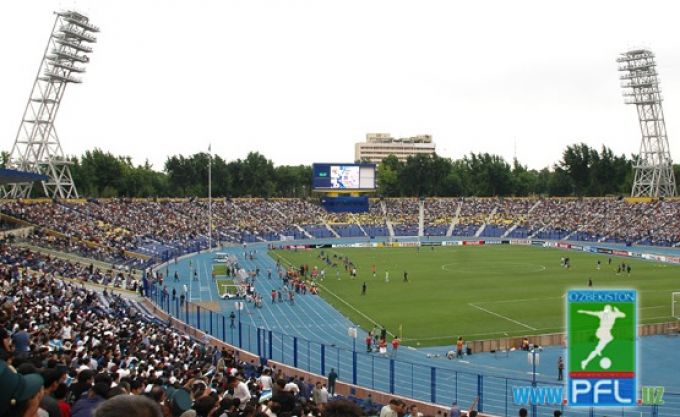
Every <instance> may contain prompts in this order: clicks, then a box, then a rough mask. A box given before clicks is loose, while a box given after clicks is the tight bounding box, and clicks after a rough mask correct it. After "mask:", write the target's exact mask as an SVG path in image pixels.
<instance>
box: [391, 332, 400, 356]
mask: <svg viewBox="0 0 680 417" xmlns="http://www.w3.org/2000/svg"><path fill="white" fill-rule="evenodd" d="M397 349H399V338H398V337H396V336H395V337H394V339H392V357H395V356H397Z"/></svg>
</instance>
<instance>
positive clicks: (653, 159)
mask: <svg viewBox="0 0 680 417" xmlns="http://www.w3.org/2000/svg"><path fill="white" fill-rule="evenodd" d="M617 61H618V63H619V71H622V72H623V75H622V76H621V80H622V85H621V86H622V87H623V89H624V93H623V95H624V96H625V98H626V104H634V105H635V107H636V108H637V114H638V120H639V122H640V131H641V133H642V142H641V143H640V153H639V154H638V156H637V159H636V160H635V165H634V168H635V182H633V190H632V191H631V197H654V198H658V197H673V196H675V192H676V190H675V176H674V175H673V163H672V161H671V152H670V150H669V146H668V135H667V134H666V122H665V121H664V117H663V107H662V106H661V102H662V101H663V98H662V97H661V89H660V88H659V79H658V74H657V72H656V62H655V60H654V54H653V53H652V51H649V50H646V49H639V50H634V51H628V52H625V53H623V54H621V55H620V56H619V58H618V59H617Z"/></svg>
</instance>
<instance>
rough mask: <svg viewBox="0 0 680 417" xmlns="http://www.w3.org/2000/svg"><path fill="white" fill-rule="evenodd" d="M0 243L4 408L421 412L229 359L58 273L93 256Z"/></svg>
mask: <svg viewBox="0 0 680 417" xmlns="http://www.w3.org/2000/svg"><path fill="white" fill-rule="evenodd" d="M0 245H1V247H0V251H1V252H2V257H0V415H2V416H3V417H114V416H115V417H120V416H126V417H137V416H139V417H289V416H307V417H360V416H363V415H376V414H377V413H378V412H380V415H381V416H383V417H386V416H387V417H389V416H394V417H397V416H399V417H401V416H405V415H406V416H411V417H422V416H423V414H422V413H420V412H419V411H418V409H417V406H416V405H415V404H411V405H407V404H405V403H404V402H403V401H401V400H398V399H394V400H392V401H391V402H390V403H389V404H387V405H385V406H382V405H380V404H377V403H372V402H371V403H370V404H371V405H372V408H370V409H364V408H361V407H359V406H358V405H357V402H356V401H349V400H346V399H342V398H341V397H335V396H333V395H332V393H333V392H332V390H329V389H326V386H325V382H326V381H325V379H321V378H319V380H318V381H312V380H305V379H304V378H303V377H292V376H291V377H288V376H286V375H285V374H284V373H283V372H282V370H280V369H278V370H277V369H276V368H275V367H272V368H270V367H268V366H267V365H266V364H260V363H255V362H253V361H243V360H240V359H239V354H238V352H237V351H232V350H229V349H227V348H226V347H220V346H216V345H211V344H210V343H209V342H208V341H207V340H197V339H195V338H192V337H190V336H188V335H185V334H182V333H180V332H179V331H177V330H175V329H174V328H172V327H171V326H169V323H166V322H164V321H161V320H159V319H158V318H156V317H154V316H152V315H151V314H150V313H149V312H148V311H146V309H145V307H144V306H143V304H142V303H140V302H138V301H137V300H136V299H133V298H123V297H122V296H120V295H116V294H114V293H113V292H110V291H106V290H104V291H103V292H95V291H93V290H91V289H90V288H89V287H85V286H84V285H82V284H80V283H74V282H67V281H63V280H62V279H60V278H59V277H60V276H66V275H68V276H73V277H74V278H77V276H78V275H82V276H83V277H82V278H80V280H81V281H84V282H85V281H89V277H91V275H92V274H97V272H96V271H95V269H94V267H92V266H89V267H85V268H84V269H78V270H74V268H77V266H74V265H69V264H65V263H64V262H63V261H60V260H57V259H53V258H49V257H44V256H42V255H39V254H36V253H34V252H31V251H30V250H27V249H23V248H16V247H13V245H8V244H6V243H5V242H2V243H0ZM86 277H87V278H86ZM101 281H102V282H104V278H101ZM110 284H111V283H110ZM329 388H330V386H329ZM329 391H330V392H329ZM366 404H367V403H366ZM380 407H382V408H380Z"/></svg>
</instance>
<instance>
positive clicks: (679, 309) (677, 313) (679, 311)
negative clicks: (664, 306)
mask: <svg viewBox="0 0 680 417" xmlns="http://www.w3.org/2000/svg"><path fill="white" fill-rule="evenodd" d="M671 295H672V297H673V298H672V300H671V312H672V315H673V318H675V319H678V320H680V292H673V293H672V294H671Z"/></svg>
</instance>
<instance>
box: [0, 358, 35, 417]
mask: <svg viewBox="0 0 680 417" xmlns="http://www.w3.org/2000/svg"><path fill="white" fill-rule="evenodd" d="M0 387H2V389H0V416H3V417H37V416H38V410H39V408H40V401H41V400H42V397H43V379H42V377H41V376H40V375H39V374H35V373H31V374H28V375H21V374H18V373H16V372H14V371H12V370H11V369H10V368H9V367H8V366H7V363H6V362H5V361H3V360H0Z"/></svg>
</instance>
